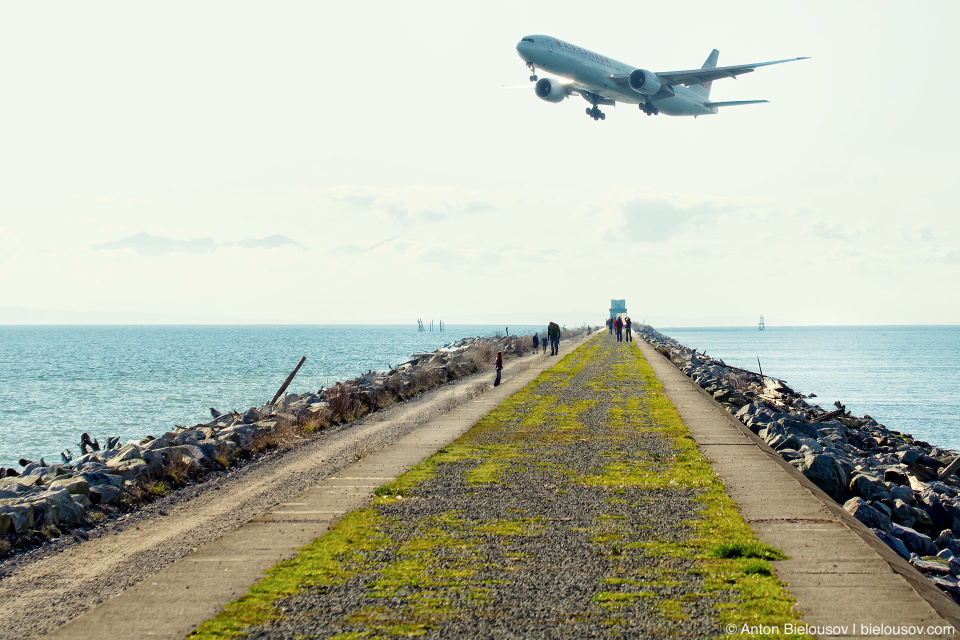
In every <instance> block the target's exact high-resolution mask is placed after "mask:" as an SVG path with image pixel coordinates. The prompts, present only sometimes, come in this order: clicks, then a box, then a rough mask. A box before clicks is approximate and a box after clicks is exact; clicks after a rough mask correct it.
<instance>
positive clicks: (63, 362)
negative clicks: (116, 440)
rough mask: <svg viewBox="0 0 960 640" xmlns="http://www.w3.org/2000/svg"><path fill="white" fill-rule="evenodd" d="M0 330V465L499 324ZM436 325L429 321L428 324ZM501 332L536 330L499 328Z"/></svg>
mask: <svg viewBox="0 0 960 640" xmlns="http://www.w3.org/2000/svg"><path fill="white" fill-rule="evenodd" d="M427 328H428V330H427V331H423V332H420V331H417V327H416V326H415V325H413V326H410V325H403V326H398V325H381V326H377V325H315V326H260V325H258V326H0V466H16V461H17V460H18V459H19V458H21V457H27V458H31V459H34V460H36V459H39V457H40V456H45V457H46V460H47V462H59V461H60V456H59V452H60V451H62V450H64V449H65V448H70V450H71V451H72V452H73V453H74V454H75V455H76V454H77V453H78V445H77V443H78V442H79V441H80V434H82V433H83V432H84V431H86V432H89V433H90V435H91V436H92V437H96V438H99V440H100V442H101V444H103V443H105V442H106V439H107V437H108V436H120V437H121V438H122V441H124V442H125V441H126V440H128V439H134V438H135V439H139V438H142V437H144V436H145V435H147V434H153V435H159V434H161V433H164V432H165V431H169V430H170V429H172V428H173V427H174V425H177V424H182V425H192V424H196V423H198V422H206V421H207V420H209V419H210V411H209V408H210V407H215V408H216V409H218V410H219V411H221V412H226V411H230V410H234V409H237V410H240V411H243V410H245V409H247V408H248V407H252V406H261V405H263V404H265V403H266V402H269V401H270V400H271V399H272V398H273V395H274V394H275V393H276V392H277V389H279V388H280V385H281V384H282V383H283V381H284V380H285V379H286V377H287V375H289V373H290V372H291V371H292V370H293V368H294V367H295V366H296V364H297V362H298V361H299V360H300V356H304V355H305V356H306V357H307V360H306V362H305V363H304V365H303V367H301V369H300V371H299V372H298V373H297V376H296V377H295V378H294V380H293V382H292V383H291V385H290V387H289V389H288V391H291V392H297V393H304V392H307V391H314V392H315V391H317V390H318V389H319V388H320V387H321V386H324V387H326V386H330V385H331V384H333V383H334V382H336V381H338V380H349V379H352V378H355V377H357V376H358V375H360V374H363V373H366V372H367V371H368V370H371V369H372V370H374V371H386V370H389V369H391V368H393V367H394V366H396V365H398V364H400V363H401V362H405V361H406V360H409V359H410V355H411V354H413V353H422V352H428V351H433V350H434V349H437V348H439V347H441V346H443V345H445V344H449V343H451V342H455V341H457V340H460V339H461V338H465V337H472V336H484V337H487V336H492V335H494V334H495V333H497V332H499V333H501V334H502V333H503V332H504V331H505V327H494V326H490V325H444V329H445V330H444V331H443V332H440V331H437V330H435V331H432V332H431V331H429V325H428V327H427ZM435 328H436V327H435ZM509 329H510V333H511V334H521V335H524V334H529V335H532V334H533V332H534V331H540V332H543V331H545V326H544V327H540V326H537V327H532V326H516V327H509Z"/></svg>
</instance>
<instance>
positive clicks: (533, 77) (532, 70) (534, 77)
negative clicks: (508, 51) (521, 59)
mask: <svg viewBox="0 0 960 640" xmlns="http://www.w3.org/2000/svg"><path fill="white" fill-rule="evenodd" d="M527 66H528V67H530V82H536V81H537V66H536V65H535V64H533V63H532V62H528V63H527Z"/></svg>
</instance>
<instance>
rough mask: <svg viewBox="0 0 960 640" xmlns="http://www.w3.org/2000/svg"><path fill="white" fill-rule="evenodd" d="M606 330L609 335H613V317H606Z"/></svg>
mask: <svg viewBox="0 0 960 640" xmlns="http://www.w3.org/2000/svg"><path fill="white" fill-rule="evenodd" d="M607 331H609V332H610V335H613V318H607Z"/></svg>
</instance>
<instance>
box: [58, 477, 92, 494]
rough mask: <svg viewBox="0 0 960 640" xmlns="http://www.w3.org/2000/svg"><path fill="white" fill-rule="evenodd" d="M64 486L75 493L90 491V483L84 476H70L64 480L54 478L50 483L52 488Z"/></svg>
mask: <svg viewBox="0 0 960 640" xmlns="http://www.w3.org/2000/svg"><path fill="white" fill-rule="evenodd" d="M57 487H63V488H65V489H66V490H67V491H69V492H70V493H71V494H73V495H86V494H87V492H88V491H90V484H89V483H88V482H87V481H86V480H84V479H83V478H68V479H64V480H54V481H53V482H51V483H50V488H51V489H54V488H57Z"/></svg>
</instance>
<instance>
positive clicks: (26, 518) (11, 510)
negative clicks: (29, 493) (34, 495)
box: [0, 503, 35, 534]
mask: <svg viewBox="0 0 960 640" xmlns="http://www.w3.org/2000/svg"><path fill="white" fill-rule="evenodd" d="M0 512H2V513H3V514H4V515H6V516H7V517H8V518H9V519H10V524H9V527H10V528H9V529H8V530H7V531H8V532H13V533H18V534H19V533H23V532H24V531H26V530H27V529H30V528H31V527H33V524H34V522H35V519H34V513H33V507H32V506H30V505H29V504H26V503H21V504H14V505H7V506H5V507H0Z"/></svg>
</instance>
